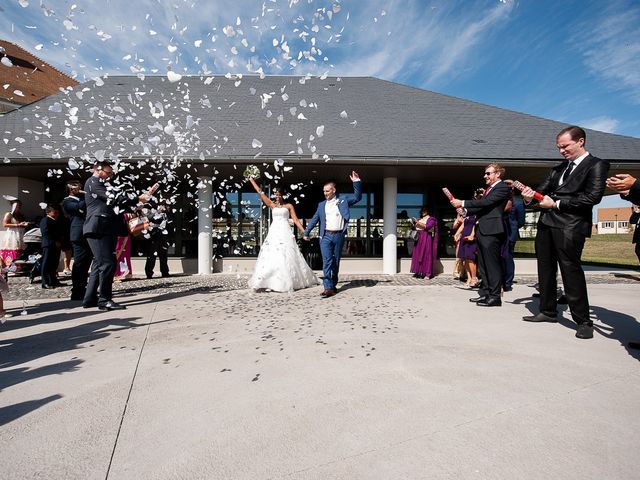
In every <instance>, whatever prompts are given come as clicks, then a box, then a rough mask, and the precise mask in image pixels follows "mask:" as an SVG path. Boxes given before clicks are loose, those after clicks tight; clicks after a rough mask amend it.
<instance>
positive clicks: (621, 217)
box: [595, 206, 632, 234]
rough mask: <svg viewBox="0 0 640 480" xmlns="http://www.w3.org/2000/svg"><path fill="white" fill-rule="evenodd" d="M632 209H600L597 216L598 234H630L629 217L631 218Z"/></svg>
mask: <svg viewBox="0 0 640 480" xmlns="http://www.w3.org/2000/svg"><path fill="white" fill-rule="evenodd" d="M631 213H632V210H631V207H630V206H629V207H619V208H599V209H598V214H597V225H598V226H597V232H595V233H598V234H605V233H629V232H631V229H630V227H629V217H631Z"/></svg>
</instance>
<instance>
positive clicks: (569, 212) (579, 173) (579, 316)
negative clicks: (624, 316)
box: [522, 126, 609, 339]
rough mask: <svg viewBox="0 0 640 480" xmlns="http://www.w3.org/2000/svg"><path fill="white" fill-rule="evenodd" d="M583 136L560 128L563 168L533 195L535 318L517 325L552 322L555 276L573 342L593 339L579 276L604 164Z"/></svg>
mask: <svg viewBox="0 0 640 480" xmlns="http://www.w3.org/2000/svg"><path fill="white" fill-rule="evenodd" d="M586 137H587V135H586V133H585V131H584V130H583V129H582V128H580V127H576V126H571V127H567V128H564V129H563V130H561V131H560V133H559V134H558V136H557V137H556V144H557V147H558V150H559V151H560V154H561V155H562V156H563V157H564V158H565V160H566V162H562V163H561V164H559V165H557V166H555V167H554V168H553V169H552V170H551V172H549V174H548V175H547V177H546V178H545V180H544V181H543V182H542V183H541V184H540V185H538V188H537V191H538V192H539V193H541V194H542V195H544V198H543V199H542V200H541V201H540V208H541V213H540V219H539V220H538V233H537V234H536V242H535V244H536V257H537V259H538V281H539V283H540V312H539V313H538V314H536V315H531V316H526V317H523V318H522V319H523V320H525V321H527V322H557V321H558V319H557V316H558V312H557V298H556V293H557V279H556V276H557V271H558V265H560V274H561V275H562V283H563V285H564V290H565V295H566V297H567V303H568V304H569V308H570V310H571V317H572V318H573V321H574V322H576V324H577V330H576V337H577V338H583V339H587V338H593V322H592V320H591V318H590V317H589V298H588V297H587V282H586V280H585V276H584V271H583V270H582V263H581V260H580V258H581V256H582V249H583V247H584V242H585V239H586V238H587V237H590V236H591V227H592V216H593V213H592V212H593V206H594V205H597V204H598V203H600V200H601V199H602V195H603V194H604V190H605V182H606V180H607V173H608V171H609V162H608V161H607V160H602V159H600V158H597V157H594V156H593V155H591V154H590V153H589V152H588V151H587V150H586V148H585V142H586ZM533 195H534V191H533V190H532V189H531V188H525V189H524V190H523V191H522V196H523V198H524V199H525V200H526V201H527V202H530V201H531V200H532V199H533Z"/></svg>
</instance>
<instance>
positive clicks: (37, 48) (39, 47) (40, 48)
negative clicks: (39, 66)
mask: <svg viewBox="0 0 640 480" xmlns="http://www.w3.org/2000/svg"><path fill="white" fill-rule="evenodd" d="M42 47H44V45H43V44H41V43H39V44H37V45H36V46H35V47H33V48H35V49H36V50H42Z"/></svg>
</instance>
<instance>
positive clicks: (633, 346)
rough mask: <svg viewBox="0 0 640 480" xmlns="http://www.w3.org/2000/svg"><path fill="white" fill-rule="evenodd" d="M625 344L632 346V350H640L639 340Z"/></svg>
mask: <svg viewBox="0 0 640 480" xmlns="http://www.w3.org/2000/svg"><path fill="white" fill-rule="evenodd" d="M627 346H628V347H629V348H633V349H634V350H640V342H629V343H628V344H627Z"/></svg>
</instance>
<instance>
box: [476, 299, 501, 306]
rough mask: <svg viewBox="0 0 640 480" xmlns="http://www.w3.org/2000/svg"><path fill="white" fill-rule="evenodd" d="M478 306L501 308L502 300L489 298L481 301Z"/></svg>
mask: <svg viewBox="0 0 640 480" xmlns="http://www.w3.org/2000/svg"><path fill="white" fill-rule="evenodd" d="M476 305H478V306H480V307H501V306H502V300H500V299H499V298H487V299H485V300H479V301H478V302H476Z"/></svg>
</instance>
